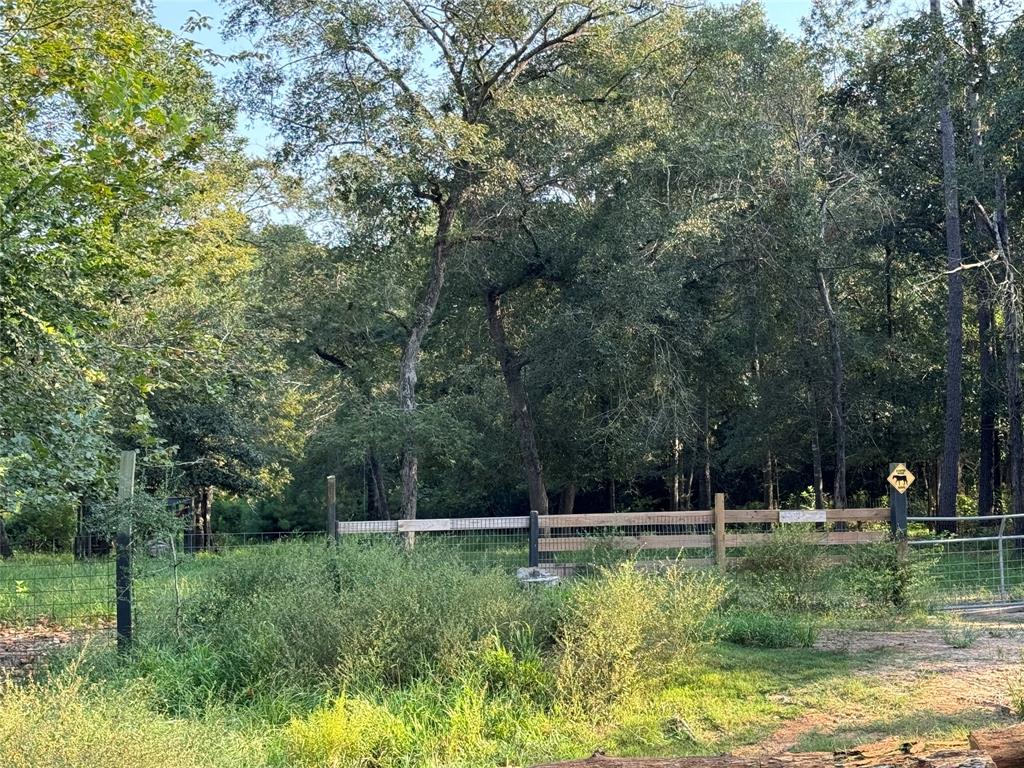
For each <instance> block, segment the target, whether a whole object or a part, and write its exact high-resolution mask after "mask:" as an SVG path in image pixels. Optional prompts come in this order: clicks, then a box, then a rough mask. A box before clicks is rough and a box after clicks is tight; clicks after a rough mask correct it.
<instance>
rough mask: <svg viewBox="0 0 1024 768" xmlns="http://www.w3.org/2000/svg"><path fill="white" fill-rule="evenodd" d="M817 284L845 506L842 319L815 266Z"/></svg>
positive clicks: (836, 501) (838, 499)
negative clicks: (823, 320) (839, 317)
mask: <svg viewBox="0 0 1024 768" xmlns="http://www.w3.org/2000/svg"><path fill="white" fill-rule="evenodd" d="M822 230H824V206H823V214H822ZM815 272H816V277H817V283H818V298H819V299H820V300H821V308H822V311H823V312H824V313H825V320H826V324H827V325H828V346H829V356H830V357H831V361H832V403H831V411H832V420H833V424H834V432H835V438H836V469H835V482H834V484H833V491H832V506H833V507H835V508H836V509H845V507H846V417H845V409H844V405H843V376H844V372H843V349H842V346H841V344H840V338H839V319H838V317H836V312H835V308H834V307H833V306H832V296H831V293H830V291H829V287H828V282H827V281H826V280H825V272H824V270H823V269H822V268H821V266H820V265H819V266H817V267H816V269H815Z"/></svg>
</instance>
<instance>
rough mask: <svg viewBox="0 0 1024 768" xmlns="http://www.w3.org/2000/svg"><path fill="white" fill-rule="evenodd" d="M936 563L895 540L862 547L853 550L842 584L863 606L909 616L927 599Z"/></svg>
mask: <svg viewBox="0 0 1024 768" xmlns="http://www.w3.org/2000/svg"><path fill="white" fill-rule="evenodd" d="M933 565H934V562H933V560H932V559H931V558H930V557H929V556H928V555H927V554H925V553H922V552H920V551H919V550H915V549H914V548H908V551H905V552H901V551H900V546H899V545H898V544H897V543H896V542H894V541H884V542H879V543H877V544H859V545H857V546H855V547H852V548H851V552H850V558H849V561H848V562H847V565H846V567H845V568H844V573H843V581H844V583H845V584H846V587H847V589H848V590H849V592H850V594H852V595H853V596H854V597H855V598H856V599H857V600H858V602H859V603H860V604H861V606H863V607H869V608H874V609H876V610H881V611H885V612H893V611H895V612H897V613H906V612H909V611H912V610H913V609H915V608H919V607H922V606H923V605H924V604H925V603H926V602H927V599H928V592H929V587H930V585H931V571H932V567H933Z"/></svg>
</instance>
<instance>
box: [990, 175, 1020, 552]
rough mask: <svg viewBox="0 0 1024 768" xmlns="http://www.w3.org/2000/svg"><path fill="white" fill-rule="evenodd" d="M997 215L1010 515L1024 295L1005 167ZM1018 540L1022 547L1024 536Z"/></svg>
mask: <svg viewBox="0 0 1024 768" xmlns="http://www.w3.org/2000/svg"><path fill="white" fill-rule="evenodd" d="M995 187H996V214H995V236H996V237H995V239H996V247H997V249H998V251H999V254H1000V256H1001V257H1002V261H1003V265H1004V269H1005V274H1006V285H1005V288H1004V291H1005V302H1006V303H1005V309H1004V315H1005V320H1004V323H1003V327H1004V332H1005V334H1006V354H1005V358H1006V359H1005V364H1006V412H1007V432H1008V433H1009V434H1008V437H1009V442H1010V451H1009V453H1010V456H1009V461H1010V464H1009V475H1010V510H1009V511H1010V514H1013V515H1021V514H1024V434H1022V433H1021V429H1022V424H1021V408H1022V407H1024V403H1022V393H1021V384H1020V331H1021V306H1020V303H1021V298H1020V294H1019V288H1018V286H1017V277H1016V274H1015V272H1014V263H1013V252H1012V250H1011V245H1010V225H1009V221H1008V220H1007V215H1006V179H1005V176H1004V174H1003V171H1002V169H999V171H998V172H997V174H996V182H995ZM1014 520H1015V525H1014V530H1015V531H1016V533H1017V534H1022V532H1024V518H1021V517H1016V518H1014ZM1017 541H1018V546H1019V543H1020V541H1021V540H1020V539H1018V540H1017Z"/></svg>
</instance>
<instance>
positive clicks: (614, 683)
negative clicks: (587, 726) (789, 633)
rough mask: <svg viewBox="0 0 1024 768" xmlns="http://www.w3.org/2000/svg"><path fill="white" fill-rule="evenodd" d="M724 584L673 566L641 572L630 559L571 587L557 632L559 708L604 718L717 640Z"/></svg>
mask: <svg viewBox="0 0 1024 768" xmlns="http://www.w3.org/2000/svg"><path fill="white" fill-rule="evenodd" d="M724 595H725V588H724V584H723V583H722V581H721V580H720V579H718V578H717V577H716V576H714V575H713V574H710V573H698V572H693V571H686V570H684V569H683V568H682V567H680V566H672V567H670V568H668V569H667V570H666V571H665V572H664V573H661V574H650V573H643V572H641V571H639V570H637V568H636V567H635V565H634V564H633V563H630V562H627V563H622V564H621V565H619V566H617V567H615V568H613V569H606V570H603V571H602V572H601V573H600V575H599V576H598V577H597V578H594V579H588V580H585V581H582V582H580V583H578V584H577V585H575V586H574V588H573V589H572V593H571V596H570V599H569V601H568V605H567V610H566V612H565V615H564V616H563V619H562V623H561V628H560V630H559V634H558V643H559V658H558V664H557V680H556V685H557V692H558V696H559V705H560V706H561V707H562V708H564V710H565V711H566V712H567V713H569V714H572V715H578V716H584V717H601V716H603V715H605V714H607V713H608V712H609V710H610V709H611V708H612V707H613V706H614V705H616V704H618V703H620V702H623V701H625V700H628V699H630V698H631V697H633V696H634V695H635V694H637V693H639V692H640V691H641V689H642V688H644V687H645V686H652V685H656V684H657V683H658V682H659V681H660V680H661V678H663V677H664V676H665V675H666V674H668V673H669V672H670V671H671V669H672V668H673V666H674V665H675V664H676V663H678V662H680V661H682V660H684V659H686V660H692V658H693V654H694V653H695V652H696V651H697V650H698V648H700V647H701V646H702V645H703V644H705V643H707V642H709V641H711V640H713V639H714V635H715V622H714V614H715V612H716V610H717V609H718V607H719V605H720V603H721V602H722V599H723V597H724Z"/></svg>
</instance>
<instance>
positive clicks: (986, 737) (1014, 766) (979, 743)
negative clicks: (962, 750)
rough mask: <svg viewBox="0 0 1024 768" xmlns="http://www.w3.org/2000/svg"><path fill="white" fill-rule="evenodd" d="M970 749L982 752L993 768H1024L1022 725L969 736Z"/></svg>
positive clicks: (1023, 728) (1023, 727)
mask: <svg viewBox="0 0 1024 768" xmlns="http://www.w3.org/2000/svg"><path fill="white" fill-rule="evenodd" d="M971 749H976V750H978V751H980V752H984V753H985V754H987V755H988V756H989V757H990V758H992V762H993V763H994V764H995V768H1024V723H1021V724H1020V725H1014V726H1011V727H1009V728H990V729H988V730H984V731H975V732H974V733H972V734H971Z"/></svg>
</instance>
